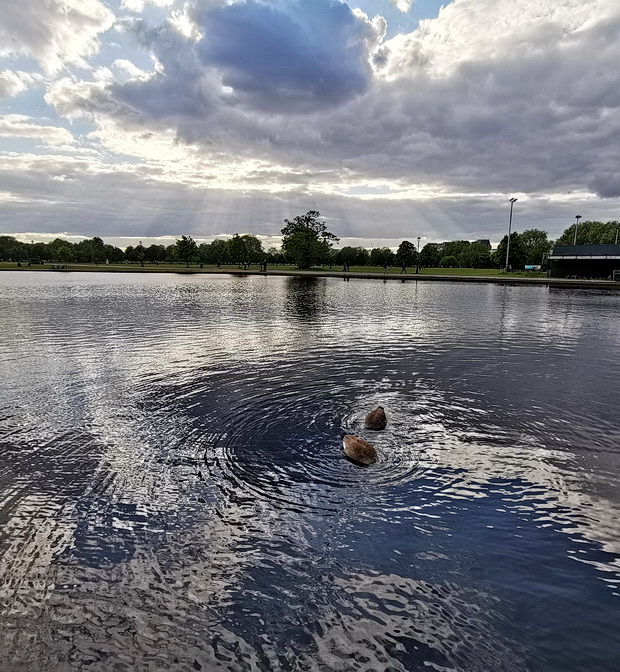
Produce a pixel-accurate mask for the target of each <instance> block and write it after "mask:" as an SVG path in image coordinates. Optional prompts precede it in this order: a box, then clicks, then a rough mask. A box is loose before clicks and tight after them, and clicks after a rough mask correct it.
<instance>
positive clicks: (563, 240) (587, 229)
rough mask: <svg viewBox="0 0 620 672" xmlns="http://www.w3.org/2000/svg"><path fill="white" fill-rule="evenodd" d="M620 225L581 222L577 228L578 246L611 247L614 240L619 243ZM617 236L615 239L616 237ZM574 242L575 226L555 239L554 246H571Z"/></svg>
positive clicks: (614, 222)
mask: <svg viewBox="0 0 620 672" xmlns="http://www.w3.org/2000/svg"><path fill="white" fill-rule="evenodd" d="M619 230H620V223H619V222H617V221H615V220H614V221H610V222H591V221H587V222H581V223H580V224H579V226H578V228H577V244H578V245H605V244H607V245H613V244H614V243H615V242H616V240H618V242H620V234H619V233H618V232H619ZM616 236H617V237H616ZM574 240H575V225H574V224H573V225H572V226H569V227H568V229H566V230H565V231H564V233H563V234H562V235H561V236H560V237H559V238H558V239H557V241H556V243H555V244H556V245H572V244H573V241H574Z"/></svg>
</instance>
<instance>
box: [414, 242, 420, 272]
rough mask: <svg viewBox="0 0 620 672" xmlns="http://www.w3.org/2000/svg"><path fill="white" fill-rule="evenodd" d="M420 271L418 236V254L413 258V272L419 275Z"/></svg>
mask: <svg viewBox="0 0 620 672" xmlns="http://www.w3.org/2000/svg"><path fill="white" fill-rule="evenodd" d="M419 271H420V236H418V254H417V256H416V258H415V272H416V273H419Z"/></svg>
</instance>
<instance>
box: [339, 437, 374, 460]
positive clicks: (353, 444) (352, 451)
mask: <svg viewBox="0 0 620 672" xmlns="http://www.w3.org/2000/svg"><path fill="white" fill-rule="evenodd" d="M342 446H343V448H344V454H345V455H346V456H347V457H348V458H349V459H350V460H353V461H354V462H359V463H360V464H374V463H375V462H376V461H377V451H376V450H375V449H374V446H373V445H372V444H371V443H368V441H364V439H360V437H359V436H354V435H353V434H343V435H342Z"/></svg>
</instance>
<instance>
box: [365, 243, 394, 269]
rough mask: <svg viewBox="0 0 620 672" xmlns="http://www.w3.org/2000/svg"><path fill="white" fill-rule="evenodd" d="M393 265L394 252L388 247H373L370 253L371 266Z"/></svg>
mask: <svg viewBox="0 0 620 672" xmlns="http://www.w3.org/2000/svg"><path fill="white" fill-rule="evenodd" d="M393 263H394V252H392V250H390V248H389V247H375V248H373V249H372V250H371V251H370V264H371V266H383V264H387V265H388V266H392V264H393Z"/></svg>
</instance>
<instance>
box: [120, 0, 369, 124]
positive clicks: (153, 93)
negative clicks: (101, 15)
mask: <svg viewBox="0 0 620 672" xmlns="http://www.w3.org/2000/svg"><path fill="white" fill-rule="evenodd" d="M192 18H193V20H194V21H195V22H196V25H197V27H198V29H199V30H200V33H201V35H202V37H201V38H200V39H199V40H197V41H195V40H192V39H190V38H186V37H184V36H183V35H181V34H180V33H178V32H177V31H175V30H174V29H172V28H171V27H169V26H162V27H160V28H156V29H153V28H148V27H147V26H146V25H145V24H144V22H142V21H140V20H137V21H134V22H128V23H126V26H127V27H128V28H129V29H130V30H131V31H132V32H133V33H134V35H135V36H136V37H137V39H138V40H139V42H140V43H141V45H142V46H143V47H144V48H146V49H148V50H150V51H151V52H152V53H153V55H154V56H155V57H156V58H157V60H158V62H159V63H160V64H161V68H160V70H159V71H158V72H157V74H155V75H154V76H152V77H151V78H149V79H142V80H137V81H132V82H129V83H125V84H116V85H113V86H112V87H110V93H111V95H112V97H113V98H114V99H115V100H117V101H118V102H119V103H121V104H122V105H125V106H128V107H129V108H130V109H131V110H133V111H134V112H137V113H141V114H144V115H146V116H147V117H153V118H154V119H162V118H164V117H169V118H178V119H183V120H185V122H186V123H191V122H192V121H196V122H198V123H200V122H201V121H204V120H206V119H208V118H209V117H210V115H212V114H213V113H214V111H216V108H222V107H226V108H240V109H246V110H247V109H250V110H253V111H256V112H260V111H277V112H278V113H281V114H298V113H304V114H308V113H309V112H312V111H317V110H323V111H324V110H326V109H329V108H333V107H334V106H337V105H339V104H342V103H343V102H345V101H347V100H350V99H351V98H353V97H355V96H358V95H361V94H362V93H363V92H364V91H366V90H367V88H368V85H369V81H370V77H371V69H370V66H369V62H368V46H367V42H368V41H369V39H370V40H371V39H372V38H373V37H374V36H373V35H372V34H371V33H372V31H369V26H368V24H367V23H365V22H363V21H360V20H359V19H358V18H357V17H355V16H354V14H353V13H352V12H351V10H350V9H349V7H348V6H347V5H345V4H342V3H340V2H339V1H338V0H313V2H312V3H306V2H304V3H302V2H300V1H299V2H298V1H297V0H287V1H285V2H278V3H277V4H276V3H269V4H266V3H262V2H255V1H254V0H249V1H247V2H237V3H233V4H227V5H224V6H219V5H215V6H213V4H212V3H208V4H207V5H206V6H205V3H199V4H198V6H197V7H196V8H194V11H193V14H192ZM188 133H190V131H188ZM190 134H191V133H190Z"/></svg>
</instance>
